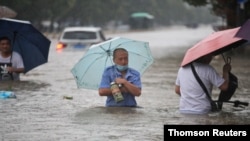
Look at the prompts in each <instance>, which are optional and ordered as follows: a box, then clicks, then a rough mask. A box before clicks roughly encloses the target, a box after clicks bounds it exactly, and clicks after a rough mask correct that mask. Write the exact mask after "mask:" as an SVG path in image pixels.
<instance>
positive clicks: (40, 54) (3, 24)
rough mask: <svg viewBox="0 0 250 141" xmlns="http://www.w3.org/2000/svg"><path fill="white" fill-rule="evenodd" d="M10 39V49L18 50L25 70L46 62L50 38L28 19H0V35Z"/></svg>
mask: <svg viewBox="0 0 250 141" xmlns="http://www.w3.org/2000/svg"><path fill="white" fill-rule="evenodd" d="M3 36H7V37H9V38H10V39H11V41H12V49H13V50H14V51H16V52H18V53H19V54H20V55H21V56H22V58H23V62H24V67H25V72H24V73H27V72H28V71H30V70H32V69H33V68H35V67H37V66H39V65H42V64H44V63H46V62H48V54H49V47H50V43H51V42H50V40H49V39H47V38H46V37H45V36H44V35H43V34H42V33H41V32H40V31H38V30H37V29H36V28H35V27H34V26H33V25H32V24H31V23H30V22H29V21H21V20H14V19H7V18H3V19H0V37H3Z"/></svg>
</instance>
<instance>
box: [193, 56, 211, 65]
mask: <svg viewBox="0 0 250 141" xmlns="http://www.w3.org/2000/svg"><path fill="white" fill-rule="evenodd" d="M213 57H214V56H213V54H208V55H205V56H202V57H200V58H199V59H197V60H196V61H195V62H199V63H203V64H210V62H211V61H212V59H213Z"/></svg>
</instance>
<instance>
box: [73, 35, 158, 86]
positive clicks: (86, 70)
mask: <svg viewBox="0 0 250 141" xmlns="http://www.w3.org/2000/svg"><path fill="white" fill-rule="evenodd" d="M116 48H125V49H126V50H127V51H128V53H129V64H128V66H129V67H131V68H134V69H136V70H137V71H139V72H140V73H141V74H143V73H144V71H145V70H146V69H147V68H148V67H149V66H150V65H151V64H152V63H153V61H154V59H153V57H152V54H151V51H150V48H149V43H148V42H143V41H136V40H132V39H127V38H122V37H116V38H113V39H110V40H107V41H105V42H102V43H99V44H95V45H92V46H91V47H90V48H89V49H88V50H87V52H86V53H85V54H84V56H83V57H82V58H81V59H80V60H79V61H78V63H76V64H75V66H74V67H73V68H72V69H71V73H72V74H73V76H74V77H75V80H76V83H77V86H78V88H86V89H93V90H97V89H98V87H99V84H100V82H101V77H102V73H103V71H104V69H105V68H106V67H108V66H111V65H113V64H114V63H113V51H114V50H115V49H116Z"/></svg>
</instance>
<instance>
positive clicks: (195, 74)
mask: <svg viewBox="0 0 250 141" xmlns="http://www.w3.org/2000/svg"><path fill="white" fill-rule="evenodd" d="M191 68H192V72H193V74H194V76H195V78H196V80H197V81H198V82H199V84H200V86H201V87H202V89H203V90H204V92H205V93H206V95H207V97H208V99H209V100H210V101H213V100H212V98H211V96H210V95H209V93H208V91H207V88H206V86H205V85H204V84H203V82H202V81H201V79H200V77H199V76H198V74H197V72H196V71H195V68H194V65H193V63H191Z"/></svg>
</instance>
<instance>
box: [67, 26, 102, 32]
mask: <svg viewBox="0 0 250 141" xmlns="http://www.w3.org/2000/svg"><path fill="white" fill-rule="evenodd" d="M100 30H101V28H100V27H66V28H64V31H92V32H96V31H100Z"/></svg>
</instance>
